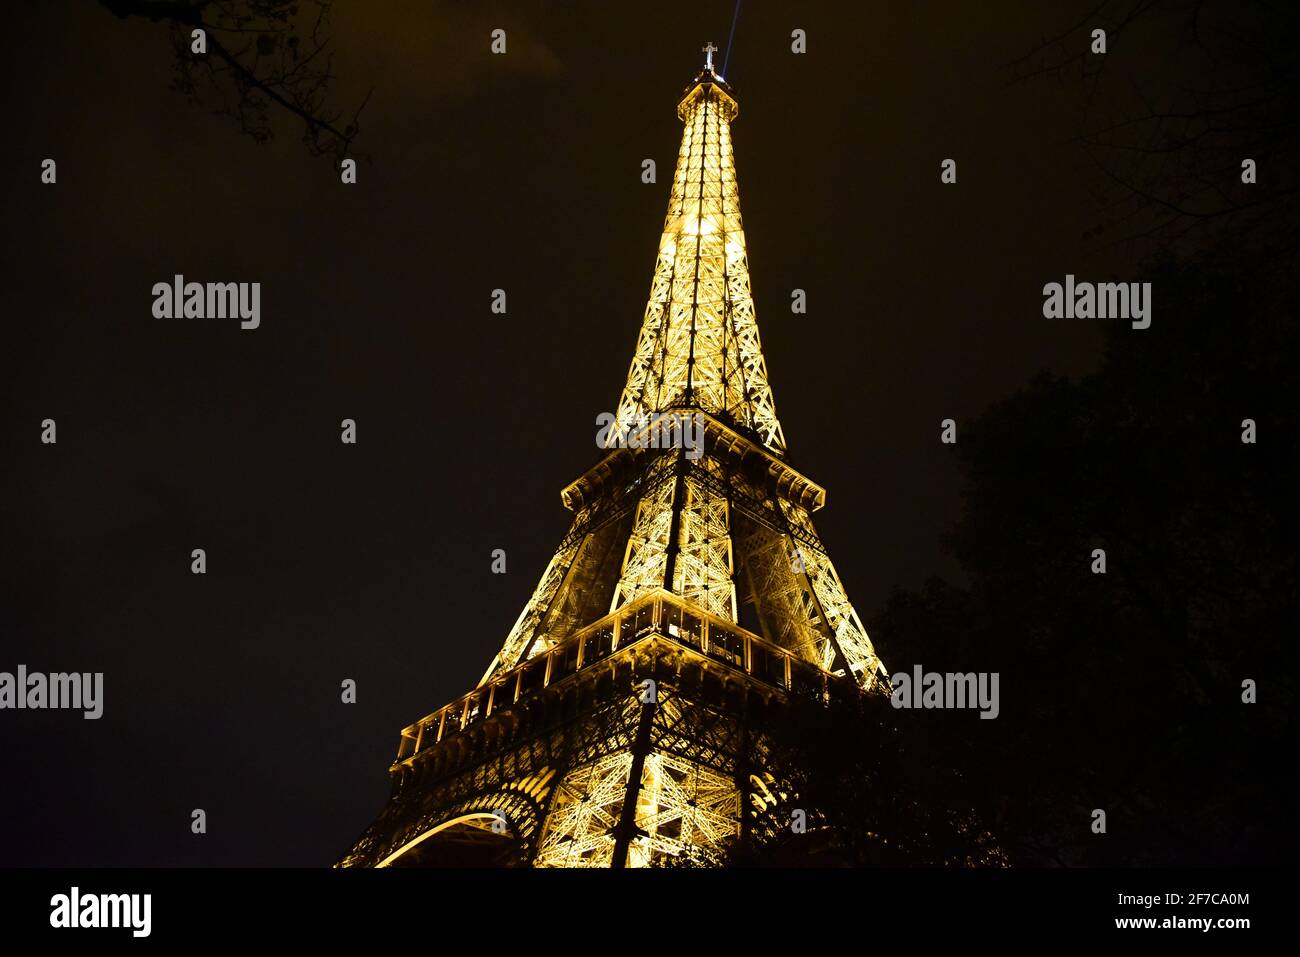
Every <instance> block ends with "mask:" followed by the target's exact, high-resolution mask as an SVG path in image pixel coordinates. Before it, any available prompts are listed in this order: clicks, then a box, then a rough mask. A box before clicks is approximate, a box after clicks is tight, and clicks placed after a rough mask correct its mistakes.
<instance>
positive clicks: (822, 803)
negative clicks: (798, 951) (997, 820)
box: [728, 690, 1006, 866]
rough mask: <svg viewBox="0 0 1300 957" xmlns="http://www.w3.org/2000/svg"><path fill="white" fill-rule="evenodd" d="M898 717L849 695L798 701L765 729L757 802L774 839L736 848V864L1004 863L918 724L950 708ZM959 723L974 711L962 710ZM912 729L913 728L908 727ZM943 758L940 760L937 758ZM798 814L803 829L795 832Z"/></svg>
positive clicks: (869, 698)
mask: <svg viewBox="0 0 1300 957" xmlns="http://www.w3.org/2000/svg"><path fill="white" fill-rule="evenodd" d="M903 714H904V712H898V711H895V710H894V709H893V708H892V707H891V706H890V704H889V700H888V698H886V697H884V696H882V695H863V694H858V693H854V692H853V691H851V690H850V691H849V692H848V693H843V692H841V693H838V694H835V695H832V697H831V700H830V702H829V704H828V705H827V704H823V703H822V702H821V701H819V700H806V699H801V698H796V699H795V700H793V701H792V702H790V704H789V706H788V707H787V708H785V709H784V710H783V711H782V712H781V713H780V717H779V718H778V719H777V720H775V721H773V722H771V723H770V726H768V727H765V728H764V729H763V736H762V762H761V763H762V765H763V767H764V768H765V769H767V771H768V773H767V774H764V775H762V777H763V780H762V781H761V782H759V783H756V786H755V788H754V794H753V797H752V798H751V800H752V802H753V804H754V805H755V806H762V807H763V810H764V811H765V813H766V815H767V818H768V821H769V822H770V823H769V829H770V830H769V833H766V834H764V833H760V832H758V831H756V832H755V835H754V836H755V839H754V840H751V841H749V842H748V843H739V842H738V843H737V844H736V845H735V846H734V847H732V848H731V849H730V852H729V855H728V863H730V864H733V865H738V866H805V865H817V866H875V865H920V866H953V865H965V866H973V865H986V866H1001V865H1003V864H1005V862H1006V859H1005V856H1004V855H1003V854H1002V852H1001V850H1000V848H999V847H998V846H997V842H996V840H995V839H994V837H993V836H992V835H991V834H989V832H988V830H987V829H986V828H985V827H984V826H983V824H982V823H981V822H980V820H979V818H978V816H977V815H976V814H975V812H974V810H973V808H972V805H971V802H970V800H969V797H968V795H967V793H966V792H967V786H966V783H965V781H964V780H963V779H962V776H961V774H960V773H959V772H958V771H956V770H955V766H954V765H953V764H951V763H947V762H945V761H944V760H943V759H944V758H945V757H946V755H942V754H939V753H937V752H936V751H935V749H933V748H930V747H928V746H926V745H925V743H924V742H925V735H926V732H923V731H918V730H917V725H919V724H927V725H928V724H930V723H932V722H933V721H944V720H948V719H951V718H952V716H953V714H954V713H953V712H946V713H942V714H941V713H940V712H908V713H906V714H907V717H906V718H903V717H901V716H902V715H903ZM961 717H962V720H965V721H970V720H971V719H972V718H973V715H972V714H971V713H969V712H967V713H964V714H963V715H962V716H961ZM908 725H911V726H912V730H911V731H910V732H909V731H908V730H907V726H908ZM936 758H938V759H939V760H936ZM796 811H798V812H802V814H803V815H804V823H805V826H806V831H804V832H803V833H799V832H798V831H796V830H795V828H794V827H793V826H792V822H793V815H794V813H795V812H796Z"/></svg>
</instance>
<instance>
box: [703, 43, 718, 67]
mask: <svg viewBox="0 0 1300 957" xmlns="http://www.w3.org/2000/svg"><path fill="white" fill-rule="evenodd" d="M700 49H701V50H703V51H704V69H706V70H708V71H709V72H710V73H713V72H714V70H713V54H715V53H717V52H718V48H717V47H715V46H714V45H713V41H712V40H710V41H709V42H708V43H706V44H704V46H702V47H700Z"/></svg>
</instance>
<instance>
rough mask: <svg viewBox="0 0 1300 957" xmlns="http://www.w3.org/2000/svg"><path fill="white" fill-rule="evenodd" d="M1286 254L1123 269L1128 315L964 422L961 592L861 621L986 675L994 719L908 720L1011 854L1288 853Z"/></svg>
mask: <svg viewBox="0 0 1300 957" xmlns="http://www.w3.org/2000/svg"><path fill="white" fill-rule="evenodd" d="M1296 262H1297V261H1296V258H1295V253H1294V250H1289V249H1288V250H1283V251H1281V252H1278V253H1276V254H1268V255H1265V254H1261V253H1259V252H1258V251H1252V252H1246V251H1243V250H1242V249H1241V248H1233V247H1231V246H1226V245H1225V246H1222V247H1220V248H1218V249H1217V250H1215V251H1214V253H1213V254H1212V255H1208V256H1206V257H1203V258H1202V259H1201V260H1200V261H1199V263H1198V264H1197V265H1195V266H1192V265H1186V264H1181V265H1180V264H1179V263H1177V262H1173V261H1166V262H1164V263H1162V264H1160V265H1158V266H1157V267H1155V268H1154V269H1152V270H1151V272H1150V274H1149V275H1148V276H1147V277H1145V278H1147V279H1149V280H1150V281H1151V282H1152V285H1153V290H1154V292H1153V295H1154V301H1155V303H1156V304H1157V305H1156V311H1155V313H1154V316H1155V318H1154V321H1153V324H1152V327H1151V328H1150V329H1148V330H1143V331H1136V330H1132V329H1130V328H1129V327H1128V325H1127V324H1126V323H1121V322H1114V323H1111V324H1110V325H1109V326H1108V327H1107V329H1108V333H1109V335H1108V339H1107V348H1106V352H1105V358H1104V360H1103V363H1102V365H1101V368H1100V369H1099V370H1098V372H1097V373H1096V374H1094V375H1091V376H1088V377H1086V378H1084V379H1083V380H1081V381H1079V382H1071V381H1068V380H1065V379H1062V378H1059V377H1055V376H1051V375H1042V376H1040V377H1039V378H1038V379H1036V380H1035V381H1034V382H1032V383H1031V384H1030V385H1028V386H1027V387H1026V388H1025V389H1023V390H1021V391H1020V392H1019V393H1017V394H1016V395H1014V396H1012V397H1011V398H1009V399H1007V400H1006V401H1004V402H1002V403H1000V404H999V405H997V406H996V407H994V408H992V409H990V410H989V411H988V412H987V413H986V414H984V415H982V416H981V417H979V418H978V419H976V420H975V421H973V422H971V423H969V424H967V425H966V426H965V428H964V429H963V432H962V436H961V440H960V442H958V443H957V445H956V446H954V454H955V455H956V456H957V457H958V460H959V462H960V466H961V469H962V471H963V473H964V475H965V478H966V482H967V493H966V504H965V510H964V514H963V516H962V518H961V520H960V521H959V522H958V523H957V526H956V527H955V528H954V529H953V531H952V533H951V535H950V536H949V540H948V545H949V547H950V548H951V550H952V551H953V553H954V554H955V555H956V557H957V558H958V559H959V560H960V562H961V564H962V567H963V569H964V571H965V573H966V575H967V576H968V577H969V581H970V587H969V588H958V587H955V586H953V585H950V584H947V583H945V582H942V581H938V580H934V581H931V582H930V583H929V584H927V586H926V587H925V588H924V589H922V590H921V591H919V592H902V591H900V592H896V593H895V594H894V595H893V596H892V597H891V599H890V600H889V602H888V604H887V605H886V607H885V608H884V609H883V611H881V612H880V613H879V614H878V615H876V616H875V617H874V618H873V619H872V620H871V621H870V622H869V627H870V629H871V631H872V633H873V634H875V635H876V636H878V638H879V639H880V640H881V641H882V642H883V643H884V645H885V651H884V653H885V654H886V660H889V661H890V664H891V666H892V667H894V668H900V667H905V666H906V665H907V661H905V660H900V659H899V657H898V655H897V654H896V653H895V654H892V655H891V653H890V649H891V648H898V649H900V650H906V652H907V653H908V654H909V655H911V659H910V660H912V661H919V662H922V663H923V664H924V665H925V666H926V667H927V668H930V669H935V670H944V671H965V670H978V671H998V672H1000V674H1001V715H1000V717H999V718H998V719H997V720H996V721H973V722H972V721H966V722H962V721H950V722H943V723H933V724H931V726H930V728H929V729H928V731H927V733H926V735H925V745H926V746H927V747H931V748H934V749H935V757H936V759H937V760H940V761H941V762H942V763H944V764H948V765H950V766H952V767H955V768H958V769H961V771H962V773H963V775H964V776H965V778H966V780H967V782H968V783H969V785H970V787H971V794H972V795H973V796H974V799H975V808H976V810H977V811H978V813H979V814H980V816H981V817H982V818H983V819H984V820H985V821H987V822H988V824H989V825H990V827H991V828H992V829H993V831H994V832H995V833H996V834H998V835H999V838H1000V839H1002V841H1003V842H1004V846H1005V847H1006V848H1007V850H1008V852H1009V853H1011V854H1012V856H1013V860H1015V861H1017V862H1021V863H1036V862H1052V861H1055V862H1059V863H1065V864H1179V863H1190V864H1216V863H1238V862H1261V861H1270V860H1273V861H1277V860H1280V859H1281V855H1282V854H1283V853H1284V851H1283V847H1286V848H1289V847H1290V846H1291V840H1292V839H1293V836H1294V827H1293V825H1292V824H1291V813H1292V812H1291V811H1290V809H1289V808H1285V805H1288V804H1289V803H1290V798H1291V794H1292V790H1291V788H1290V787H1289V786H1286V784H1285V783H1284V782H1285V780H1286V778H1287V777H1288V776H1289V775H1286V774H1285V768H1286V766H1287V765H1288V764H1289V763H1290V760H1291V759H1290V757H1289V754H1290V748H1291V744H1292V742H1293V741H1294V730H1295V728H1294V718H1293V713H1292V706H1293V703H1294V683H1295V677H1294V667H1293V665H1294V655H1293V654H1290V653H1289V652H1290V650H1291V648H1292V645H1293V642H1294V630H1295V621H1296V617H1295V614H1294V612H1295V601H1294V599H1295V596H1296V595H1297V594H1300V577H1298V576H1297V567H1296V565H1297V560H1296V544H1297V541H1300V535H1297V533H1298V532H1300V521H1297V519H1298V516H1297V488H1298V487H1300V482H1298V479H1300V468H1298V467H1297V465H1298V462H1297V454H1298V453H1297V443H1296V436H1297V434H1300V433H1298V431H1297V426H1300V422H1298V421H1297V398H1300V374H1298V372H1297V357H1298V356H1300V350H1298V349H1297V346H1298V345H1300V301H1298V299H1300V292H1298V286H1297V282H1296V279H1297V269H1296ZM1246 418H1250V419H1254V420H1255V422H1256V423H1257V429H1258V442H1257V444H1254V445H1249V444H1243V442H1242V431H1243V430H1242V420H1243V419H1246ZM1094 548H1102V549H1104V550H1105V552H1106V558H1107V571H1106V574H1093V573H1092V572H1091V570H1090V565H1091V557H1090V556H1091V553H1092V550H1093V549H1094ZM1245 679H1253V680H1255V681H1256V682H1258V686H1259V703H1258V704H1254V705H1249V704H1243V702H1242V682H1243V680H1245ZM1094 808H1101V809H1103V810H1105V811H1106V813H1107V818H1108V820H1107V834H1105V835H1094V834H1092V833H1091V832H1090V830H1089V825H1090V823H1091V818H1090V813H1091V811H1092V810H1093V809H1094Z"/></svg>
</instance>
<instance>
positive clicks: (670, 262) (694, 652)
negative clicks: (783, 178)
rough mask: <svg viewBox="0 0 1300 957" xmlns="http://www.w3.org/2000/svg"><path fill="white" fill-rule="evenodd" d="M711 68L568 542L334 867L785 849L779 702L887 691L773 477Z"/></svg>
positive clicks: (727, 113) (777, 454)
mask: <svg viewBox="0 0 1300 957" xmlns="http://www.w3.org/2000/svg"><path fill="white" fill-rule="evenodd" d="M715 49H716V48H714V47H713V45H712V43H710V44H709V45H708V46H706V47H705V48H704V50H705V53H706V54H707V59H706V62H705V65H704V67H703V69H702V70H701V71H700V72H699V73H698V74H697V75H696V76H695V78H694V80H693V81H692V82H691V84H690V86H689V87H688V88H687V90H686V91H685V94H684V95H683V96H682V97H681V99H680V101H679V102H678V105H677V115H678V117H679V118H680V119H681V121H682V123H683V124H684V129H683V133H682V141H681V149H680V151H679V153H678V159H677V167H676V172H675V173H674V176H673V183H672V194H671V199H670V200H669V203H668V215H667V217H666V219H665V221H664V228H663V235H662V237H661V238H660V241H659V249H658V256H657V259H656V262H655V270H654V279H653V281H652V283H651V286H650V300H649V303H648V304H647V306H646V311H645V319H644V321H643V322H642V324H641V331H640V335H639V336H638V338H637V343H636V352H635V354H634V356H633V358H632V366H631V369H630V370H629V372H628V377H627V386H626V388H625V389H624V390H623V394H622V397H621V399H620V401H619V403H618V407H617V411H616V412H615V413H613V414H612V417H613V425H612V428H608V429H607V430H606V432H607V435H606V440H605V442H604V447H605V449H606V451H605V452H604V454H603V457H602V458H601V460H600V461H599V463H598V464H597V465H595V466H594V467H593V468H591V469H590V470H589V471H588V472H587V473H586V474H584V475H582V476H581V477H580V478H578V479H577V480H576V481H574V482H572V483H571V484H570V485H569V486H568V487H567V488H565V489H564V490H563V491H562V493H561V498H562V500H563V502H564V505H565V506H566V507H567V508H569V509H570V510H571V511H572V512H573V523H572V526H571V527H570V529H569V532H568V534H566V535H565V536H564V539H563V540H562V541H561V542H560V545H559V548H558V549H556V552H555V556H554V557H553V558H552V559H551V561H550V564H549V565H547V567H546V571H545V572H544V573H543V574H542V578H541V581H540V582H539V583H538V585H537V588H536V590H535V591H534V592H533V596H532V598H531V599H530V600H529V601H528V603H527V605H526V606H525V607H524V610H523V612H522V613H521V614H520V616H519V619H518V620H517V621H516V622H515V624H514V627H513V628H511V629H510V633H509V635H508V636H507V637H506V639H505V642H504V644H503V645H502V646H501V650H500V651H499V652H498V653H497V655H496V657H495V658H493V659H492V663H491V664H490V665H489V666H488V669H487V671H486V672H485V673H484V675H483V678H482V680H481V681H480V682H479V684H478V686H477V687H476V688H474V690H472V691H470V692H469V693H468V694H466V695H464V696H463V697H461V698H459V699H457V700H456V701H453V702H451V703H450V704H448V705H446V706H444V707H442V708H439V709H438V710H437V711H435V712H433V713H432V714H430V715H427V716H426V717H423V718H421V719H420V720H419V721H416V722H415V723H414V724H412V725H411V726H409V727H407V728H406V729H404V730H403V731H402V734H401V741H400V744H399V747H398V752H397V758H396V760H395V761H394V763H393V764H392V766H391V768H390V769H389V773H390V775H391V778H392V793H391V796H390V797H389V800H388V803H387V804H386V805H385V807H384V808H383V810H382V811H381V813H380V815H379V817H378V818H377V819H376V820H375V822H374V823H373V824H372V825H371V826H370V828H369V829H367V830H366V832H365V833H364V834H363V835H362V836H361V838H360V839H359V840H358V841H357V843H356V845H355V846H354V847H353V848H352V850H351V851H349V852H348V853H347V854H346V855H345V856H344V857H343V859H342V860H341V861H340V862H339V863H338V865H337V866H340V867H353V866H369V867H388V866H449V865H462V864H464V865H514V866H536V867H632V866H646V865H658V864H663V863H665V862H670V859H671V858H675V857H678V856H681V855H686V856H687V857H688V858H689V857H690V856H691V855H692V854H693V853H699V852H703V853H704V854H705V855H706V856H705V857H704V858H703V859H705V860H709V859H710V858H709V857H707V855H708V854H710V853H711V854H714V855H716V854H717V853H718V852H720V851H722V850H723V849H725V848H726V847H727V846H728V845H730V844H731V843H732V842H735V841H750V842H755V841H758V840H760V839H761V837H762V836H763V835H764V834H770V833H772V831H773V830H774V829H775V828H779V827H782V826H784V829H785V830H789V819H788V818H787V819H786V820H785V821H784V822H780V821H774V820H771V818H772V817H773V815H772V814H771V813H770V808H771V807H772V805H773V804H774V803H775V801H774V800H770V799H769V792H770V790H771V789H772V788H773V787H774V786H776V781H777V778H776V777H774V773H775V774H777V775H778V776H779V769H777V770H776V771H774V769H770V768H766V767H764V765H763V741H762V727H763V722H764V721H767V720H772V715H773V714H774V713H779V712H778V711H777V710H776V709H779V708H780V706H781V704H782V702H783V701H786V700H788V698H789V697H790V696H792V695H804V696H812V697H814V698H816V697H820V698H822V699H823V700H828V697H827V696H829V695H831V694H840V693H852V694H859V693H864V692H865V693H874V694H887V693H888V692H887V690H886V689H887V688H888V686H889V685H888V676H887V674H886V672H885V669H884V667H883V665H882V664H881V662H880V660H879V658H878V657H877V656H876V653H875V650H874V649H873V647H872V644H871V641H870V639H869V638H868V637H867V633H866V630H865V629H864V628H863V626H862V622H861V621H860V620H859V618H858V615H857V613H856V612H855V611H854V610H853V607H852V605H850V604H849V600H848V598H847V597H846V595H845V593H844V588H843V586H842V585H841V584H840V580H839V577H838V576H837V575H836V573H835V569H834V568H833V567H832V565H831V562H830V559H829V558H828V557H827V554H826V550H825V548H824V547H823V546H822V543H821V540H820V539H819V538H818V536H817V532H816V530H815V529H814V527H813V523H812V519H811V514H812V513H813V512H815V511H816V510H817V509H819V508H821V507H822V505H823V504H824V502H825V499H826V493H825V491H824V490H823V489H822V488H821V487H820V486H818V485H817V484H816V483H815V482H813V481H812V480H810V479H808V478H806V477H805V476H803V475H802V474H800V473H799V472H797V471H795V469H794V468H793V467H792V466H791V465H790V464H789V463H788V462H787V461H786V444H785V438H784V436H783V434H782V431H781V425H780V423H779V422H778V421H777V417H776V409H775V406H774V405H773V401H772V390H771V387H770V386H769V385H768V379H767V368H766V366H765V364H764V361H763V352H762V349H761V347H760V344H759V335H758V326H757V324H756V322H755V318H754V302H753V299H752V297H751V294H750V284H749V268H748V263H747V258H746V253H745V233H744V230H743V229H742V227H741V219H740V203H739V194H738V190H737V185H736V170H735V165H734V162H733V158H732V145H731V123H732V121H733V120H734V119H735V118H736V114H737V111H738V106H737V103H736V99H735V96H734V93H733V91H732V89H731V87H730V86H728V84H727V83H726V82H725V80H724V79H723V77H721V76H720V75H718V73H717V72H716V71H715V70H714V68H713V53H714V52H715ZM692 432H694V435H692V434H691V433H692ZM687 439H689V440H690V441H687ZM713 859H716V857H715V858H713Z"/></svg>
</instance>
